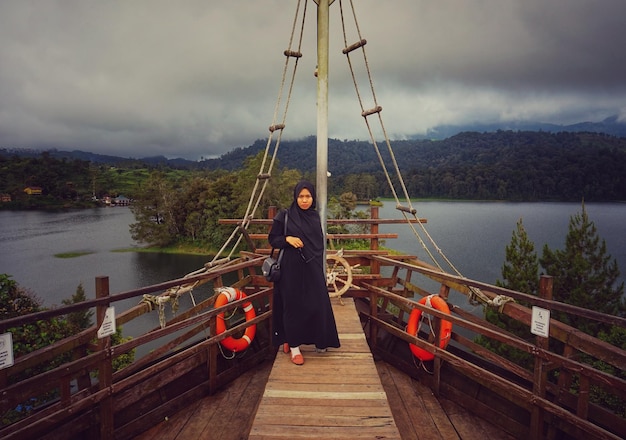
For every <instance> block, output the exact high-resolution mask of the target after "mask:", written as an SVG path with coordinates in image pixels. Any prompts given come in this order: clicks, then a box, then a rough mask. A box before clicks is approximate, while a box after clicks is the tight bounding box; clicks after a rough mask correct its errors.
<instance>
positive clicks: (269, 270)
mask: <svg viewBox="0 0 626 440" xmlns="http://www.w3.org/2000/svg"><path fill="white" fill-rule="evenodd" d="M288 218H289V214H288V213H287V212H285V232H284V233H285V236H286V235H287V219H288ZM283 251H284V249H281V250H280V251H279V252H278V259H276V258H274V248H272V252H270V256H269V257H267V258H266V259H265V260H264V261H263V266H261V272H263V276H264V277H265V279H266V280H267V281H270V282H272V283H275V282H276V281H278V280H280V262H281V261H282V259H283Z"/></svg>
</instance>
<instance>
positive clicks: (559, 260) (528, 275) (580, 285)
mask: <svg viewBox="0 0 626 440" xmlns="http://www.w3.org/2000/svg"><path fill="white" fill-rule="evenodd" d="M538 262H539V263H540V264H541V266H542V267H543V268H544V269H545V270H546V272H547V274H549V275H551V276H553V281H554V284H553V299H554V300H556V301H560V302H565V303H568V304H572V305H575V306H579V307H583V308H587V309H591V310H596V311H599V312H603V313H607V314H612V315H618V316H624V314H625V313H626V304H625V301H624V299H623V293H624V284H623V283H620V284H617V280H618V279H619V275H620V272H619V269H618V267H617V262H616V261H615V260H614V259H612V258H611V256H610V255H608V254H607V251H606V243H605V241H604V240H600V237H599V236H598V234H597V230H596V227H595V225H594V223H593V222H592V221H590V220H589V217H588V215H587V211H586V210H585V206H584V204H583V205H582V212H581V213H580V214H576V215H574V216H572V217H571V218H570V223H569V230H568V233H567V237H566V241H565V249H563V250H555V251H553V250H551V249H549V248H548V246H547V245H546V246H544V248H543V255H542V257H541V258H540V259H538V258H537V256H536V253H535V251H534V246H533V244H532V243H531V242H530V241H529V240H528V236H527V234H526V231H525V230H524V227H523V225H522V221H521V220H520V221H519V222H518V223H517V229H516V231H514V232H513V237H512V239H511V243H510V245H508V246H507V248H506V261H505V263H504V265H503V267H502V276H503V278H504V281H500V280H498V281H497V284H498V285H499V286H502V287H506V288H508V289H513V290H518V291H521V292H525V293H529V294H537V292H538V282H537V272H538ZM552 317H553V318H556V319H558V320H560V321H562V322H565V323H567V324H569V325H571V326H572V327H574V328H577V329H579V330H582V331H584V332H586V333H588V334H590V335H592V336H595V337H597V338H599V339H601V340H604V341H606V342H609V343H610V344H612V345H614V346H616V347H619V348H621V349H625V348H626V329H624V328H621V327H617V326H614V325H610V324H606V323H604V322H597V321H593V320H590V319H588V318H581V317H578V316H575V315H572V314H566V313H562V312H558V311H553V312H552ZM485 318H486V319H487V320H488V321H489V322H491V323H493V324H495V325H497V326H499V327H500V328H502V329H505V330H506V331H508V332H510V333H512V334H514V335H517V336H519V337H521V338H523V339H525V340H527V341H532V340H533V339H534V336H533V335H532V334H531V333H530V331H529V328H528V326H527V325H525V324H521V323H519V322H518V321H515V320H513V319H511V318H509V317H507V316H504V315H500V314H499V313H497V312H495V311H493V310H490V309H488V310H486V312H485ZM477 342H478V343H479V344H481V345H483V346H485V347H487V348H489V349H490V350H492V351H494V352H495V353H497V354H499V355H501V356H503V357H505V358H507V359H509V360H511V361H513V362H515V363H516V364H518V365H521V366H524V367H525V368H527V369H532V367H533V358H532V356H531V355H529V354H527V353H525V352H521V351H519V350H516V349H513V348H511V347H507V346H506V345H504V344H501V343H498V342H496V341H491V340H489V339H488V338H485V337H483V336H480V337H478V338H477ZM552 342H555V341H552ZM557 346H558V347H561V346H562V344H556V343H551V349H552V350H553V351H555V352H559V351H560V348H558V347H557ZM579 360H580V361H582V362H585V363H587V364H589V365H592V366H593V367H594V368H597V369H599V370H601V371H605V372H607V373H609V374H611V375H613V376H616V377H620V378H626V373H624V371H621V370H619V369H617V368H615V367H613V366H611V365H609V364H607V363H605V362H603V361H600V360H598V359H595V358H593V357H591V356H589V355H586V354H581V355H580V359H579ZM578 386H579V384H578V376H577V375H574V382H573V383H572V386H571V391H572V392H574V393H576V392H577V391H578ZM590 400H591V401H592V402H594V403H597V404H599V405H602V406H603V407H605V408H608V409H610V410H612V411H613V412H615V413H616V414H619V415H620V416H622V417H626V401H624V400H623V399H620V398H619V397H617V396H616V395H615V394H614V393H612V392H611V390H606V389H603V388H601V387H598V386H594V387H592V389H591V392H590Z"/></svg>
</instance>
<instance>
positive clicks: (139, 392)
mask: <svg viewBox="0 0 626 440" xmlns="http://www.w3.org/2000/svg"><path fill="white" fill-rule="evenodd" d="M262 260H263V258H262V257H259V256H257V258H256V259H249V260H243V259H242V260H239V261H234V262H232V263H231V264H228V265H226V268H224V269H219V268H218V269H216V270H214V271H212V272H210V273H208V274H202V275H197V276H193V277H186V278H181V279H178V280H172V281H168V282H166V283H161V284H157V285H153V286H148V287H143V288H141V289H136V290H132V291H128V292H123V293H119V294H116V295H110V294H109V279H108V277H98V278H97V279H96V296H97V298H96V299H94V300H89V301H85V302H82V303H79V304H74V305H71V306H67V307H61V308H57V309H53V310H47V311H44V312H40V313H35V314H31V315H25V316H20V317H17V318H12V319H7V320H4V321H1V322H0V333H1V332H5V331H7V330H9V329H11V328H18V327H20V326H24V325H29V324H32V323H34V322H36V321H40V320H45V319H52V318H57V317H61V316H63V315H66V314H68V313H71V312H76V311H87V310H89V309H90V308H93V307H95V308H96V312H97V313H96V315H97V324H96V326H94V327H92V328H90V329H87V330H85V331H83V332H81V333H80V334H77V335H74V336H72V337H70V338H66V339H63V340H61V341H58V342H57V343H54V344H52V345H50V346H48V347H45V348H43V349H40V350H37V351H35V352H32V353H29V354H27V355H25V356H21V357H18V358H17V359H15V363H14V365H13V366H11V367H10V368H6V369H3V370H0V388H1V390H2V391H1V396H2V397H1V400H0V414H2V415H3V423H2V426H1V427H0V438H2V439H42V438H63V439H71V438H101V439H109V438H132V437H133V436H135V435H136V434H138V433H140V432H142V431H144V430H145V429H147V427H149V426H151V425H152V424H153V423H154V422H155V421H156V420H163V417H164V416H163V415H164V414H171V413H172V412H173V411H174V410H175V409H176V408H181V407H184V406H185V405H186V404H187V403H188V400H187V399H195V398H199V397H202V396H203V395H206V394H211V393H213V392H215V390H217V389H219V388H220V387H221V386H223V385H224V384H225V383H228V382H230V381H231V380H232V379H233V378H235V377H237V376H238V375H239V374H241V372H242V371H245V370H247V369H249V368H252V367H253V366H254V365H257V364H258V363H259V362H262V361H263V360H265V359H266V357H267V356H268V354H269V353H270V351H268V349H269V343H268V341H269V338H268V337H267V334H268V333H269V331H270V329H269V317H270V316H271V304H270V293H271V290H270V288H269V287H270V286H269V284H267V283H265V285H263V284H262V283H261V284H258V283H257V284H255V285H251V284H250V280H251V279H252V278H253V277H254V278H255V279H256V278H259V279H260V278H261V277H258V276H257V275H256V267H258V266H259V265H260V264H261V262H262ZM233 271H234V272H235V273H238V274H239V276H240V278H239V281H238V282H237V283H235V284H233V286H235V287H237V288H239V289H240V290H242V291H244V292H245V293H246V294H247V298H245V299H243V300H238V301H235V302H231V303H229V304H227V305H225V306H222V307H219V308H217V309H214V308H213V307H212V305H213V302H214V298H213V297H211V298H209V299H207V300H205V301H203V302H201V303H199V304H198V305H196V306H195V307H193V308H191V309H190V310H187V311H185V312H181V313H179V314H178V315H177V316H176V317H175V318H174V319H171V320H169V321H168V323H167V325H166V326H165V327H164V328H161V327H160V326H158V320H157V319H156V318H155V319H153V321H154V322H155V325H157V327H156V328H154V329H147V330H146V331H145V333H143V334H141V335H139V336H137V337H134V338H133V339H131V340H129V341H127V342H122V343H120V344H118V345H111V338H110V336H107V337H104V338H101V339H98V338H97V335H96V334H97V330H98V328H100V325H101V324H102V322H103V319H104V316H105V310H106V309H107V308H108V307H109V306H110V305H114V304H116V303H119V302H120V301H122V300H127V299H129V298H137V299H138V300H141V299H142V298H143V297H144V295H149V294H163V292H164V291H167V289H171V288H177V287H178V286H182V285H188V284H190V283H192V284H197V283H209V282H210V283H211V285H212V286H213V287H221V286H223V280H222V277H223V276H224V275H226V274H229V273H231V272H233ZM246 271H247V272H248V274H247V275H246V274H245V272H246ZM245 301H251V302H252V303H253V305H254V306H255V310H256V311H257V313H256V317H255V318H254V319H252V320H248V321H244V322H242V323H240V324H238V325H235V326H233V327H231V328H229V329H227V330H226V331H225V332H223V333H221V334H219V335H218V334H217V333H216V328H215V327H216V316H217V315H219V314H221V313H224V312H226V316H228V315H230V314H232V313H233V311H234V310H235V309H237V308H241V307H242V304H243V303H244V302H245ZM138 302H139V301H138ZM150 310H151V306H150V305H149V304H148V303H141V304H140V305H138V306H135V307H132V308H131V309H129V310H126V311H124V312H123V313H120V314H119V315H118V316H117V317H116V324H117V325H118V326H119V325H123V324H127V323H129V322H131V321H132V320H133V319H135V318H137V317H139V316H142V315H144V314H146V313H148V312H150ZM155 313H156V312H155ZM251 325H257V326H258V327H257V331H258V334H259V335H260V336H259V338H255V340H254V341H253V344H252V345H251V347H250V350H248V351H247V353H246V355H245V357H241V356H240V357H238V358H236V359H233V360H224V359H223V358H222V356H221V355H220V353H221V350H220V346H219V341H221V340H222V339H224V338H226V337H228V336H231V335H233V334H237V333H238V332H241V331H243V329H245V328H247V327H248V326H251ZM202 335H204V337H203V336H202ZM264 335H265V337H264ZM155 341H156V342H158V344H159V346H158V348H157V349H154V350H149V351H148V353H147V354H145V355H144V356H142V357H139V358H137V359H135V360H134V362H132V363H131V364H130V365H128V366H126V367H125V368H123V369H121V370H119V371H113V365H114V360H115V359H116V358H118V357H119V356H121V355H123V354H126V353H131V352H133V351H134V350H135V349H138V348H141V347H146V346H148V344H150V343H154V342H155ZM33 369H38V371H42V372H40V373H39V374H36V375H33V376H31V377H27V378H22V377H23V376H28V374H29V371H34V370H33ZM42 396H48V397H47V398H46V399H42ZM37 399H39V401H37ZM36 401H37V402H36ZM28 402H33V404H32V405H31V406H32V408H26V406H27V405H26V404H25V403H28ZM35 402H36V403H35Z"/></svg>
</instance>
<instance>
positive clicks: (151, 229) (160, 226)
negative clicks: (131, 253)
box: [131, 153, 301, 248]
mask: <svg viewBox="0 0 626 440" xmlns="http://www.w3.org/2000/svg"><path fill="white" fill-rule="evenodd" d="M262 159H263V157H262V154H261V153H259V154H258V155H257V156H255V157H250V158H248V160H246V166H245V168H244V169H243V170H241V171H238V172H233V173H226V172H223V171H217V172H213V173H193V174H191V175H187V176H176V178H174V179H173V178H172V176H171V175H170V176H168V175H166V174H164V173H162V172H160V171H158V172H153V173H152V174H151V175H150V177H149V178H148V180H147V181H146V183H145V184H144V185H142V187H141V188H140V190H139V192H138V193H137V197H136V200H135V203H134V204H133V206H132V207H131V209H132V210H133V213H134V214H135V219H136V222H135V223H133V224H132V225H131V234H132V237H133V239H135V240H137V241H139V242H143V243H146V244H149V245H152V246H159V247H163V246H167V245H171V244H173V243H187V244H194V245H198V246H204V247H207V248H219V247H221V246H222V245H223V244H224V242H225V241H226V239H227V238H228V237H229V235H230V234H231V232H232V229H233V227H232V225H220V224H219V220H220V219H223V218H243V216H244V215H245V213H246V210H247V209H248V208H249V203H248V201H249V198H250V194H251V192H252V188H254V186H255V182H256V176H257V175H258V173H259V169H260V164H261V161H262ZM300 178H301V174H300V173H299V172H297V171H295V170H280V169H278V171H276V176H275V177H272V181H271V182H270V184H269V185H268V186H267V187H266V191H265V193H264V198H263V200H262V201H261V204H260V206H259V207H258V208H257V211H256V215H257V216H260V215H267V209H268V207H269V206H270V205H275V206H278V207H279V208H281V207H286V206H289V205H290V204H291V201H292V194H291V193H292V188H293V187H294V186H295V184H296V182H297V181H298V180H300Z"/></svg>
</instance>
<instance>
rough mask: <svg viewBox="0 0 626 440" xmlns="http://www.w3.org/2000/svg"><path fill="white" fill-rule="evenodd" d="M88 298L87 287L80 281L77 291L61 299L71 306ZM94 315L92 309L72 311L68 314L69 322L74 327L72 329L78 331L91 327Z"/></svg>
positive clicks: (63, 302)
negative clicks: (70, 296)
mask: <svg viewBox="0 0 626 440" xmlns="http://www.w3.org/2000/svg"><path fill="white" fill-rule="evenodd" d="M86 300H87V296H86V295H85V289H84V287H83V283H80V284H79V285H78V287H77V288H76V293H74V295H72V298H70V299H64V300H62V301H61V303H62V304H64V305H66V306H69V305H72V304H77V303H80V302H83V301H86ZM92 317H93V311H91V310H83V311H78V312H72V313H69V314H68V315H67V322H68V324H69V325H70V326H71V327H72V330H73V331H74V332H75V333H78V332H79V331H81V330H84V329H86V328H89V327H90V326H91V318H92Z"/></svg>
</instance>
